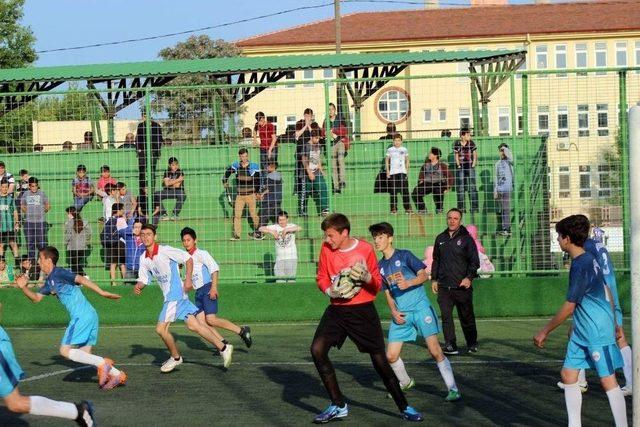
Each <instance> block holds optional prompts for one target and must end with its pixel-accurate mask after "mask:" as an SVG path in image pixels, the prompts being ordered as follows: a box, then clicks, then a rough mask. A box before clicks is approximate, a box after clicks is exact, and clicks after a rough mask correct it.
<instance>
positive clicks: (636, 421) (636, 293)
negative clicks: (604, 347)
mask: <svg viewBox="0 0 640 427" xmlns="http://www.w3.org/2000/svg"><path fill="white" fill-rule="evenodd" d="M621 113H622V114H624V111H621ZM628 129H629V165H637V164H638V163H637V162H640V103H638V105H635V106H633V107H631V108H630V109H629V128H628ZM629 194H630V204H631V211H632V212H633V211H634V210H635V208H634V207H637V206H640V168H637V167H632V168H629ZM630 221H631V228H630V234H631V239H630V241H631V257H630V258H631V335H632V337H633V338H634V339H635V338H636V337H640V313H639V310H640V215H638V214H637V213H636V214H634V215H631V218H630ZM633 344H634V345H633V384H634V385H636V384H640V382H639V381H640V342H636V341H635V340H634V342H633ZM633 426H634V427H640V393H639V392H638V390H637V386H636V392H635V393H633Z"/></svg>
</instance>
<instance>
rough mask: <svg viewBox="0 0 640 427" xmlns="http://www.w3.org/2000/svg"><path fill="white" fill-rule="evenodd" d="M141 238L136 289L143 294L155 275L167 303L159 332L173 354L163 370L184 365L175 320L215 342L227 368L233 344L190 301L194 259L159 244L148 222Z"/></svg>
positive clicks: (157, 326)
mask: <svg viewBox="0 0 640 427" xmlns="http://www.w3.org/2000/svg"><path fill="white" fill-rule="evenodd" d="M140 238H141V239H142V243H144V246H145V248H146V251H145V253H144V254H143V255H141V256H140V270H139V272H138V282H137V283H136V286H135V288H134V291H135V293H136V295H140V294H141V293H142V290H143V289H144V287H145V286H147V285H148V284H150V283H151V278H152V277H155V279H156V281H157V282H158V285H159V286H160V288H161V289H162V293H163V294H164V305H163V307H162V311H160V316H159V317H158V323H157V324H156V333H157V334H158V335H160V338H162V341H163V342H164V344H165V345H166V346H167V349H168V350H169V352H170V353H171V357H169V359H167V361H166V362H164V363H163V364H162V367H161V368H160V371H161V372H164V373H167V372H171V371H173V370H174V369H175V368H176V367H177V366H178V365H180V364H182V356H180V353H179V352H178V346H177V345H176V341H175V339H174V338H173V335H171V332H169V326H171V324H172V323H173V322H175V321H176V320H184V323H185V324H186V325H187V328H189V330H190V331H193V332H196V333H197V334H198V335H200V336H201V337H202V338H204V339H205V340H207V341H209V342H210V343H211V344H213V345H214V346H215V347H216V348H217V349H218V350H219V351H220V355H221V356H222V360H223V365H224V367H225V368H228V367H229V365H231V356H232V355H233V346H232V345H231V344H224V343H223V342H222V340H221V339H220V338H218V337H217V336H216V334H215V333H214V332H213V331H212V330H211V329H209V328H208V327H207V323H206V320H205V316H204V312H201V311H199V310H198V308H197V307H196V306H195V305H193V304H192V303H191V301H189V297H188V296H187V292H188V291H190V290H191V289H193V284H192V281H191V278H192V276H193V259H191V256H190V255H189V254H188V253H186V252H185V251H181V250H179V249H175V248H172V247H171V246H165V245H159V244H158V243H156V227H155V226H153V225H151V224H145V225H143V226H142V230H141V231H140ZM179 264H183V265H184V266H185V269H186V276H185V279H184V286H183V284H182V279H180V272H179V271H178V265H179Z"/></svg>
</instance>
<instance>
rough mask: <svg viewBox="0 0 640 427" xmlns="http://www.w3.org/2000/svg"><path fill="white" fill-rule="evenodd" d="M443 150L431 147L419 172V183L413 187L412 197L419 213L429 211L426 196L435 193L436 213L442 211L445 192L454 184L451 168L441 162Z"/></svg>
mask: <svg viewBox="0 0 640 427" xmlns="http://www.w3.org/2000/svg"><path fill="white" fill-rule="evenodd" d="M441 156H442V151H440V149H439V148H436V147H431V151H430V152H429V156H427V158H425V159H424V164H423V165H422V167H421V168H420V173H419V174H418V184H417V185H416V186H415V188H414V189H413V192H412V193H411V197H412V198H413V203H415V205H416V209H417V210H418V213H419V214H425V213H427V208H426V206H425V203H424V196H426V195H427V194H433V201H434V203H435V205H436V214H440V213H442V205H443V201H444V193H445V192H446V191H447V190H448V189H449V188H451V187H452V186H453V175H451V172H449V168H448V167H447V165H445V164H444V163H441V162H440V157H441Z"/></svg>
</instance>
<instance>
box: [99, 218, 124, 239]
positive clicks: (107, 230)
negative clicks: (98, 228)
mask: <svg viewBox="0 0 640 427" xmlns="http://www.w3.org/2000/svg"><path fill="white" fill-rule="evenodd" d="M117 221H118V218H115V217H111V218H109V219H108V220H107V222H106V223H105V224H104V228H103V229H102V233H100V241H101V242H102V244H103V245H105V246H113V245H117V244H118V242H119V241H120V235H119V233H118V227H117Z"/></svg>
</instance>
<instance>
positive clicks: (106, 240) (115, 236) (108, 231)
mask: <svg viewBox="0 0 640 427" xmlns="http://www.w3.org/2000/svg"><path fill="white" fill-rule="evenodd" d="M111 210H112V213H113V214H112V216H111V217H110V218H109V219H107V220H106V222H105V224H104V229H103V230H102V233H101V235H100V241H101V242H102V247H103V249H104V260H105V268H106V269H107V270H109V277H111V286H115V285H116V282H115V280H116V270H117V269H118V267H120V274H121V275H122V278H123V279H124V278H125V277H126V275H127V270H126V268H125V263H126V259H125V244H124V242H123V241H122V240H120V234H119V232H118V222H119V219H120V218H124V206H123V205H122V203H114V204H113V206H112V209H111Z"/></svg>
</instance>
